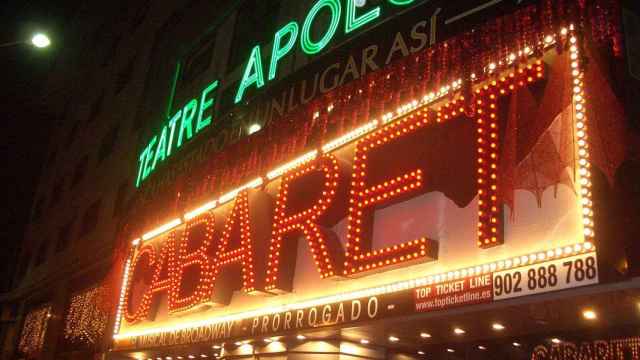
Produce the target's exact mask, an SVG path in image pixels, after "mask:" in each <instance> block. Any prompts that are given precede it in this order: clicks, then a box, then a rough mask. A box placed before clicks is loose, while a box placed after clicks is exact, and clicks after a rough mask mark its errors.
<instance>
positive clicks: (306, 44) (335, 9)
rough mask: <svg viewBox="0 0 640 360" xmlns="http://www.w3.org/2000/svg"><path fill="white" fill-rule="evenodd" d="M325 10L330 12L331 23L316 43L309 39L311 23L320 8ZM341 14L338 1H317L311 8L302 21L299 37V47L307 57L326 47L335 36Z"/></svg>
mask: <svg viewBox="0 0 640 360" xmlns="http://www.w3.org/2000/svg"><path fill="white" fill-rule="evenodd" d="M325 7H326V8H327V9H329V11H330V12H331V22H330V23H329V28H328V29H327V31H326V32H325V33H324V35H323V36H322V38H320V40H318V41H317V42H314V41H313V40H312V39H311V25H313V21H314V20H315V18H316V16H318V13H319V12H320V10H322V8H325ZM341 12H342V8H341V6H340V1H339V0H320V1H318V2H317V3H316V4H315V5H314V6H313V7H312V8H311V11H309V13H308V14H307V17H306V18H305V19H304V24H303V25H302V34H301V36H300V46H302V51H304V52H305V53H307V54H309V55H313V54H317V53H319V52H320V51H322V49H324V48H325V46H327V44H328V43H329V41H331V39H332V38H333V36H334V35H335V34H336V30H338V23H339V22H340V13H341Z"/></svg>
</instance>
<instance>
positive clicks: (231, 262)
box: [124, 63, 543, 323]
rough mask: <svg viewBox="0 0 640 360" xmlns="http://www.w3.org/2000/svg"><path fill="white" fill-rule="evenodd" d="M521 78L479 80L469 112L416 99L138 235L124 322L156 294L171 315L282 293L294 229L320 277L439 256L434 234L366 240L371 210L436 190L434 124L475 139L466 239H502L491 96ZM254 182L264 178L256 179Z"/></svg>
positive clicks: (537, 73) (150, 309)
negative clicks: (347, 138)
mask: <svg viewBox="0 0 640 360" xmlns="http://www.w3.org/2000/svg"><path fill="white" fill-rule="evenodd" d="M525 69H526V71H523V72H522V77H523V78H524V79H528V81H529V82H533V81H534V79H540V78H542V76H543V75H542V71H543V67H542V66H541V65H540V63H538V64H530V65H529V66H528V67H527V68H525ZM526 83H527V81H521V80H520V79H517V78H514V79H513V83H510V82H509V83H508V82H505V83H504V84H501V85H499V84H497V83H495V85H492V86H487V87H485V88H480V89H478V91H477V97H476V100H475V102H476V104H474V108H475V110H474V111H475V115H469V112H468V111H467V110H465V107H466V106H469V105H465V103H464V102H462V101H461V100H460V99H454V100H452V101H451V102H450V103H448V104H446V105H445V107H444V108H442V109H441V111H440V112H438V113H433V112H431V111H429V110H428V109H418V110H416V111H414V112H413V113H411V114H410V115H408V116H405V117H404V118H402V119H400V120H398V121H395V122H391V123H389V124H386V125H385V126H382V127H380V128H379V129H378V130H375V131H373V132H371V133H369V134H368V135H366V136H364V137H363V138H361V139H360V140H358V141H357V142H356V143H355V146H351V147H346V148H344V149H339V150H336V151H327V152H325V153H324V154H323V155H319V156H317V157H316V158H315V159H313V160H310V161H302V162H301V163H300V164H299V165H298V166H294V167H292V168H291V169H290V170H287V171H283V173H282V176H281V177H280V176H277V174H275V175H274V174H269V175H267V178H272V181H271V182H269V183H267V184H263V180H262V178H261V179H259V181H258V182H254V184H253V185H254V186H253V187H254V188H253V189H244V190H241V191H238V192H237V194H234V197H233V198H235V201H234V202H233V203H229V206H226V209H227V211H222V210H221V209H214V210H211V211H205V212H203V213H202V214H198V215H197V216H194V217H193V218H192V219H189V220H188V221H187V223H186V225H185V226H184V227H183V228H182V229H180V230H174V231H172V232H170V233H169V234H167V235H165V236H164V237H162V238H161V239H159V240H154V241H150V242H147V243H145V244H143V245H142V246H141V247H140V248H139V249H138V250H137V252H136V256H135V258H134V260H133V262H132V266H131V270H130V272H131V277H132V280H131V281H130V283H129V287H128V289H127V291H126V294H125V298H126V299H125V300H126V301H125V309H124V317H125V319H126V320H127V321H128V322H129V323H137V322H141V321H145V320H153V319H154V318H155V313H156V312H157V307H158V299H159V298H160V297H166V298H167V299H168V312H169V313H170V314H177V313H181V312H184V311H188V310H192V309H194V308H200V307H202V306H226V305H228V304H229V303H230V300H231V296H232V293H233V291H237V290H241V291H243V292H245V293H248V294H284V293H288V292H291V291H292V290H293V279H294V272H295V268H296V261H295V259H296V256H295V254H296V251H297V243H298V241H299V240H300V239H301V238H302V239H303V240H306V243H307V245H308V248H309V250H310V252H311V255H312V257H313V260H314V263H315V268H316V270H317V273H318V275H319V277H320V278H321V279H330V278H357V277H362V276H364V275H367V274H370V273H375V272H381V271H387V270H389V269H394V268H397V267H399V266H404V265H409V264H413V263H416V262H418V263H419V262H426V261H434V260H436V259H437V258H438V242H437V241H436V240H434V239H432V238H429V237H428V236H426V235H423V236H418V237H416V238H414V239H412V240H409V241H404V242H399V243H398V242H397V243H395V244H392V245H388V246H384V247H381V248H374V244H373V241H372V239H373V235H374V234H373V232H374V216H375V212H376V209H381V208H385V207H388V206H392V205H394V204H398V203H402V202H405V201H407V200H410V199H412V198H415V197H418V196H420V195H422V194H425V193H426V192H430V191H433V187H432V186H434V184H432V183H431V182H434V180H433V179H434V178H433V176H432V175H430V176H427V174H429V173H428V172H429V169H430V168H432V167H433V166H434V165H435V164H434V163H432V161H435V159H433V158H432V157H427V156H426V154H427V152H429V151H430V149H428V147H425V146H424V145H423V144H427V143H429V142H433V141H434V140H435V138H436V137H439V136H440V135H439V134H440V133H438V132H435V131H434V130H435V129H441V128H442V127H443V126H457V129H458V131H460V132H459V133H458V135H460V138H467V139H468V140H469V141H470V142H472V143H473V144H474V145H473V146H469V147H467V148H468V149H467V150H465V151H466V152H461V154H466V155H467V156H466V157H467V160H468V161H461V162H460V164H463V165H464V164H467V165H469V166H470V167H471V169H468V170H467V171H469V172H470V173H473V172H475V173H476V174H477V176H476V178H475V179H473V178H466V177H462V178H460V180H459V181H461V183H462V186H466V187H468V188H470V189H473V188H477V194H478V199H479V200H478V217H477V229H478V230H477V239H474V240H472V239H470V241H472V242H475V243H476V244H477V246H478V247H479V248H491V247H494V246H497V245H500V244H502V243H503V231H502V223H501V222H502V215H501V214H502V212H501V209H500V208H501V207H500V206H498V204H500V199H499V192H498V189H497V184H498V174H499V173H498V169H497V165H496V164H497V163H496V161H497V160H496V159H497V158H498V152H499V149H498V140H497V129H498V124H499V117H498V116H497V113H498V107H499V106H498V101H497V100H498V97H499V96H500V94H507V90H509V89H517V88H518V86H525V84H526ZM514 84H515V85H516V86H513V85H514ZM470 116H471V118H470ZM473 118H475V119H476V121H473V120H472V119H473ZM478 120H481V121H478ZM474 123H475V126H474V125H471V124H474ZM447 124H449V125H447ZM451 129H453V128H451ZM450 131H455V130H450ZM465 134H466V135H465ZM325 150H328V149H327V148H325ZM460 151H462V149H460ZM314 154H316V153H315V152H314ZM391 163H393V164H394V166H392V167H390V166H389V164H391ZM349 164H350V165H349ZM474 168H475V170H474ZM261 184H262V185H266V186H263V187H262V189H259V188H255V187H256V186H255V185H261ZM272 185H273V186H272ZM276 185H277V186H276ZM233 198H232V199H233ZM273 199H275V201H274V200H273ZM225 218H226V219H225ZM341 219H346V232H345V234H344V235H343V236H344V238H343V239H340V238H339V237H338V235H337V234H336V233H335V231H333V230H332V227H333V226H334V225H335V224H336V223H337V222H338V221H340V220H341ZM343 244H344V245H343ZM230 273H233V274H232V275H230Z"/></svg>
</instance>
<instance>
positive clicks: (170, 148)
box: [136, 0, 415, 187]
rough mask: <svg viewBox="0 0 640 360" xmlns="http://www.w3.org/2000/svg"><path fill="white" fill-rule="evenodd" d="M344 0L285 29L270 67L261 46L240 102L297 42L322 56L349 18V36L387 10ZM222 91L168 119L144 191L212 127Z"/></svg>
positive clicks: (322, 2) (151, 154)
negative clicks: (318, 29) (318, 28)
mask: <svg viewBox="0 0 640 360" xmlns="http://www.w3.org/2000/svg"><path fill="white" fill-rule="evenodd" d="M342 1H344V4H343V2H342ZM342 1H341V0H318V1H316V2H315V4H314V5H313V6H312V7H311V9H310V10H309V12H308V13H307V15H306V17H305V19H304V22H303V23H302V28H300V26H299V24H298V22H297V21H291V22H289V23H287V24H286V25H284V26H283V27H282V28H281V29H279V30H278V31H277V32H276V33H275V35H274V38H273V47H272V49H271V58H270V62H269V66H268V68H266V67H264V66H263V61H262V52H261V48H260V45H256V46H255V47H254V48H253V49H252V50H251V54H250V55H249V58H248V60H247V61H246V62H245V66H244V71H243V76H242V80H241V81H240V83H239V85H238V89H237V91H236V95H235V103H236V104H237V103H240V102H242V100H243V97H244V95H245V92H246V91H247V90H248V89H250V88H251V87H255V88H256V89H257V88H261V87H263V86H264V85H265V82H266V81H271V80H274V79H275V78H276V74H277V69H278V63H279V62H280V61H281V60H282V59H283V58H284V57H285V56H286V55H287V54H289V53H290V52H291V51H292V50H293V49H294V46H295V45H296V43H297V42H299V45H300V47H301V49H302V51H303V52H304V53H305V54H307V55H309V56H314V55H316V54H318V53H320V52H321V51H322V50H323V49H324V48H325V47H326V46H327V45H328V44H329V43H330V42H331V40H332V39H333V38H334V37H335V35H336V32H337V31H338V27H339V25H340V22H341V18H342V15H343V14H344V27H343V28H344V33H345V34H346V35H348V34H350V33H352V32H353V31H355V30H357V29H358V28H360V27H362V26H364V25H366V24H368V23H370V22H372V21H374V20H376V19H377V18H379V17H380V16H381V14H382V9H381V6H375V7H371V6H369V8H367V9H363V8H361V7H359V6H357V5H356V0H342ZM387 2H388V3H389V4H391V5H393V6H407V5H411V4H412V3H414V2H415V0H387ZM323 12H327V13H328V14H329V22H328V24H326V27H325V28H324V29H323V32H322V35H321V36H320V37H319V39H312V34H311V32H312V28H313V27H314V24H315V22H316V20H317V19H318V16H319V15H320V14H321V13H323ZM265 70H268V73H267V79H265ZM218 87H219V82H218V81H214V82H212V83H210V84H209V85H207V86H206V87H205V89H204V90H203V91H202V94H201V96H200V98H199V99H198V98H194V99H191V100H190V101H189V102H187V104H185V105H184V106H183V107H182V108H181V109H179V110H178V111H177V112H176V113H175V114H173V116H171V118H170V119H168V122H167V124H165V125H163V127H162V129H161V130H160V133H159V134H156V135H155V136H154V137H152V138H151V141H149V142H148V143H147V145H146V146H145V147H144V149H143V150H142V152H141V153H140V156H139V158H138V174H137V177H136V187H139V186H140V184H141V183H142V182H143V181H144V180H146V179H147V178H148V177H149V175H150V174H151V173H152V172H153V171H154V170H155V169H156V168H157V166H158V165H159V164H160V163H162V162H164V161H165V160H166V159H167V158H169V157H170V156H171V155H172V154H173V152H174V150H176V149H178V148H180V147H182V145H183V144H184V143H185V142H186V141H188V140H190V139H191V138H192V137H193V136H194V135H195V134H197V133H199V132H201V131H202V130H203V129H205V128H206V127H208V126H209V125H210V124H211V120H212V112H213V109H214V97H215V96H214V95H215V91H216V90H217V88H218Z"/></svg>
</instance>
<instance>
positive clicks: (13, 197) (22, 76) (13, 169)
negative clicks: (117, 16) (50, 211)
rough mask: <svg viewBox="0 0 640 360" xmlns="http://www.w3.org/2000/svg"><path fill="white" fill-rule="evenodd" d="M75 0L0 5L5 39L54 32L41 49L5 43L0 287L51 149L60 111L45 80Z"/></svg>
mask: <svg viewBox="0 0 640 360" xmlns="http://www.w3.org/2000/svg"><path fill="white" fill-rule="evenodd" d="M73 3H76V2H75V1H66V0H62V1H44V0H36V1H32V0H9V1H3V2H2V4H1V5H0V6H1V8H0V24H1V25H0V43H1V44H5V43H8V42H14V41H18V40H28V39H30V34H32V33H33V32H34V31H43V32H46V33H47V34H49V36H50V37H51V38H52V41H53V46H52V47H50V48H48V49H44V50H40V49H36V48H34V47H31V46H28V45H24V44H21V45H17V46H10V47H0V74H1V75H0V79H1V80H2V86H1V87H0V99H1V100H0V101H1V106H2V120H1V121H0V123H1V126H2V129H1V130H0V134H1V136H2V141H1V142H0V144H1V152H2V168H3V171H2V184H3V187H4V189H3V191H4V193H5V194H6V195H5V196H4V197H3V199H5V200H4V203H5V204H4V206H3V207H2V215H1V218H2V222H3V224H2V246H1V247H0V279H1V280H0V292H4V291H6V290H7V288H6V287H7V286H8V284H7V282H6V280H7V271H10V269H8V268H7V266H9V267H11V265H12V264H15V262H16V260H17V254H18V253H19V249H20V243H21V242H22V239H23V237H24V231H25V225H26V224H27V222H28V220H29V216H30V212H31V207H32V203H33V200H34V199H33V197H34V191H35V188H36V185H37V182H38V180H39V177H40V174H41V170H42V167H43V160H44V158H45V154H46V151H47V145H48V141H49V140H48V138H47V133H48V131H49V130H50V129H51V126H52V124H54V123H55V120H56V119H55V116H54V115H53V114H50V111H49V110H48V109H47V107H46V106H45V105H44V104H45V102H44V94H43V85H44V84H45V81H46V79H47V76H48V73H49V71H50V70H51V68H52V65H53V64H54V62H55V58H56V56H58V55H59V54H60V53H61V52H62V51H64V47H63V46H64V44H63V41H64V34H63V31H62V29H63V28H64V27H63V26H62V25H63V24H64V23H65V21H66V20H67V18H68V17H69V16H71V15H72V14H73V8H74V7H73V6H72V5H73Z"/></svg>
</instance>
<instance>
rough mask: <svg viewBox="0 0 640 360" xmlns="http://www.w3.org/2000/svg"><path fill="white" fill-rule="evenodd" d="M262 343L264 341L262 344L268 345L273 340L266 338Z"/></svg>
mask: <svg viewBox="0 0 640 360" xmlns="http://www.w3.org/2000/svg"><path fill="white" fill-rule="evenodd" d="M263 341H264V342H266V343H270V342H272V341H273V340H271V338H266V339H264V340H263Z"/></svg>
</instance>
